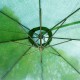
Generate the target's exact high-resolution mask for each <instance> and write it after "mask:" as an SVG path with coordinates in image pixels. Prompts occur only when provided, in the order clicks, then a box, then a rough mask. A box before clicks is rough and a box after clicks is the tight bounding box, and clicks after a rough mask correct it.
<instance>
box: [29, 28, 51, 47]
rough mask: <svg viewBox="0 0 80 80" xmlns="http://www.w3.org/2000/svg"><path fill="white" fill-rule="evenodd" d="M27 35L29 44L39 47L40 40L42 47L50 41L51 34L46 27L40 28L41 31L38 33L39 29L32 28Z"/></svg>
mask: <svg viewBox="0 0 80 80" xmlns="http://www.w3.org/2000/svg"><path fill="white" fill-rule="evenodd" d="M40 32H41V33H40ZM28 34H29V36H30V37H28V39H29V41H30V43H31V44H32V45H34V46H36V47H37V45H39V46H40V39H42V46H44V45H45V46H47V45H49V44H50V42H51V40H52V32H51V30H50V29H48V28H46V27H42V30H41V31H40V27H36V28H33V29H31V30H30V31H29V33H28ZM36 44H37V45H36Z"/></svg>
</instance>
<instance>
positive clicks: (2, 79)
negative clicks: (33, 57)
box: [1, 47, 31, 80]
mask: <svg viewBox="0 0 80 80" xmlns="http://www.w3.org/2000/svg"><path fill="white" fill-rule="evenodd" d="M30 49H31V47H30V48H29V49H28V50H26V51H25V52H24V53H23V54H22V55H21V56H20V57H19V58H18V60H17V61H16V62H15V63H14V64H13V65H12V67H11V68H10V69H9V70H8V71H7V72H6V73H5V74H4V75H3V76H2V77H1V80H4V78H5V77H6V76H7V75H8V74H9V73H10V72H11V71H12V69H13V68H14V67H15V66H16V65H17V64H18V62H19V61H20V60H21V59H22V58H23V56H25V55H26V53H28V51H29V50H30Z"/></svg>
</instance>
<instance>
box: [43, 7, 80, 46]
mask: <svg viewBox="0 0 80 80" xmlns="http://www.w3.org/2000/svg"><path fill="white" fill-rule="evenodd" d="M79 10H80V8H78V9H77V10H75V11H74V12H72V13H71V14H69V15H68V16H67V17H66V18H64V19H63V20H62V21H60V22H59V23H57V24H56V25H55V26H54V27H53V28H55V27H57V25H59V24H61V25H60V26H62V25H63V24H64V22H65V21H66V20H67V19H68V18H69V17H71V16H72V15H73V14H75V13H76V12H78V11H79ZM59 29H60V27H58V28H57V30H56V31H55V32H54V33H53V34H52V36H53V35H54V34H55V33H56V32H57V31H58V30H59ZM51 38H52V37H51ZM51 38H50V39H49V40H48V41H50V40H51ZM45 46H46V44H45V45H44V47H45Z"/></svg>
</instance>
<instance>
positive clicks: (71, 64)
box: [53, 48, 80, 74]
mask: <svg viewBox="0 0 80 80" xmlns="http://www.w3.org/2000/svg"><path fill="white" fill-rule="evenodd" d="M53 49H54V48H53ZM54 51H56V52H57V53H58V54H59V56H60V57H61V58H62V59H63V60H64V61H66V63H68V64H69V65H70V66H71V67H72V68H73V69H74V70H75V71H76V72H77V73H78V74H80V72H79V71H78V70H77V69H76V68H75V67H74V66H73V65H72V64H71V63H70V62H69V61H67V60H66V59H65V58H64V57H63V56H62V55H61V54H60V53H59V52H58V51H57V50H56V49H54Z"/></svg>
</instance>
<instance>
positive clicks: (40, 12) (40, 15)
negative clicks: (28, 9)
mask: <svg viewBox="0 0 80 80" xmlns="http://www.w3.org/2000/svg"><path fill="white" fill-rule="evenodd" d="M39 21H40V47H41V48H42V31H41V30H42V9H41V0H39Z"/></svg>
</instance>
